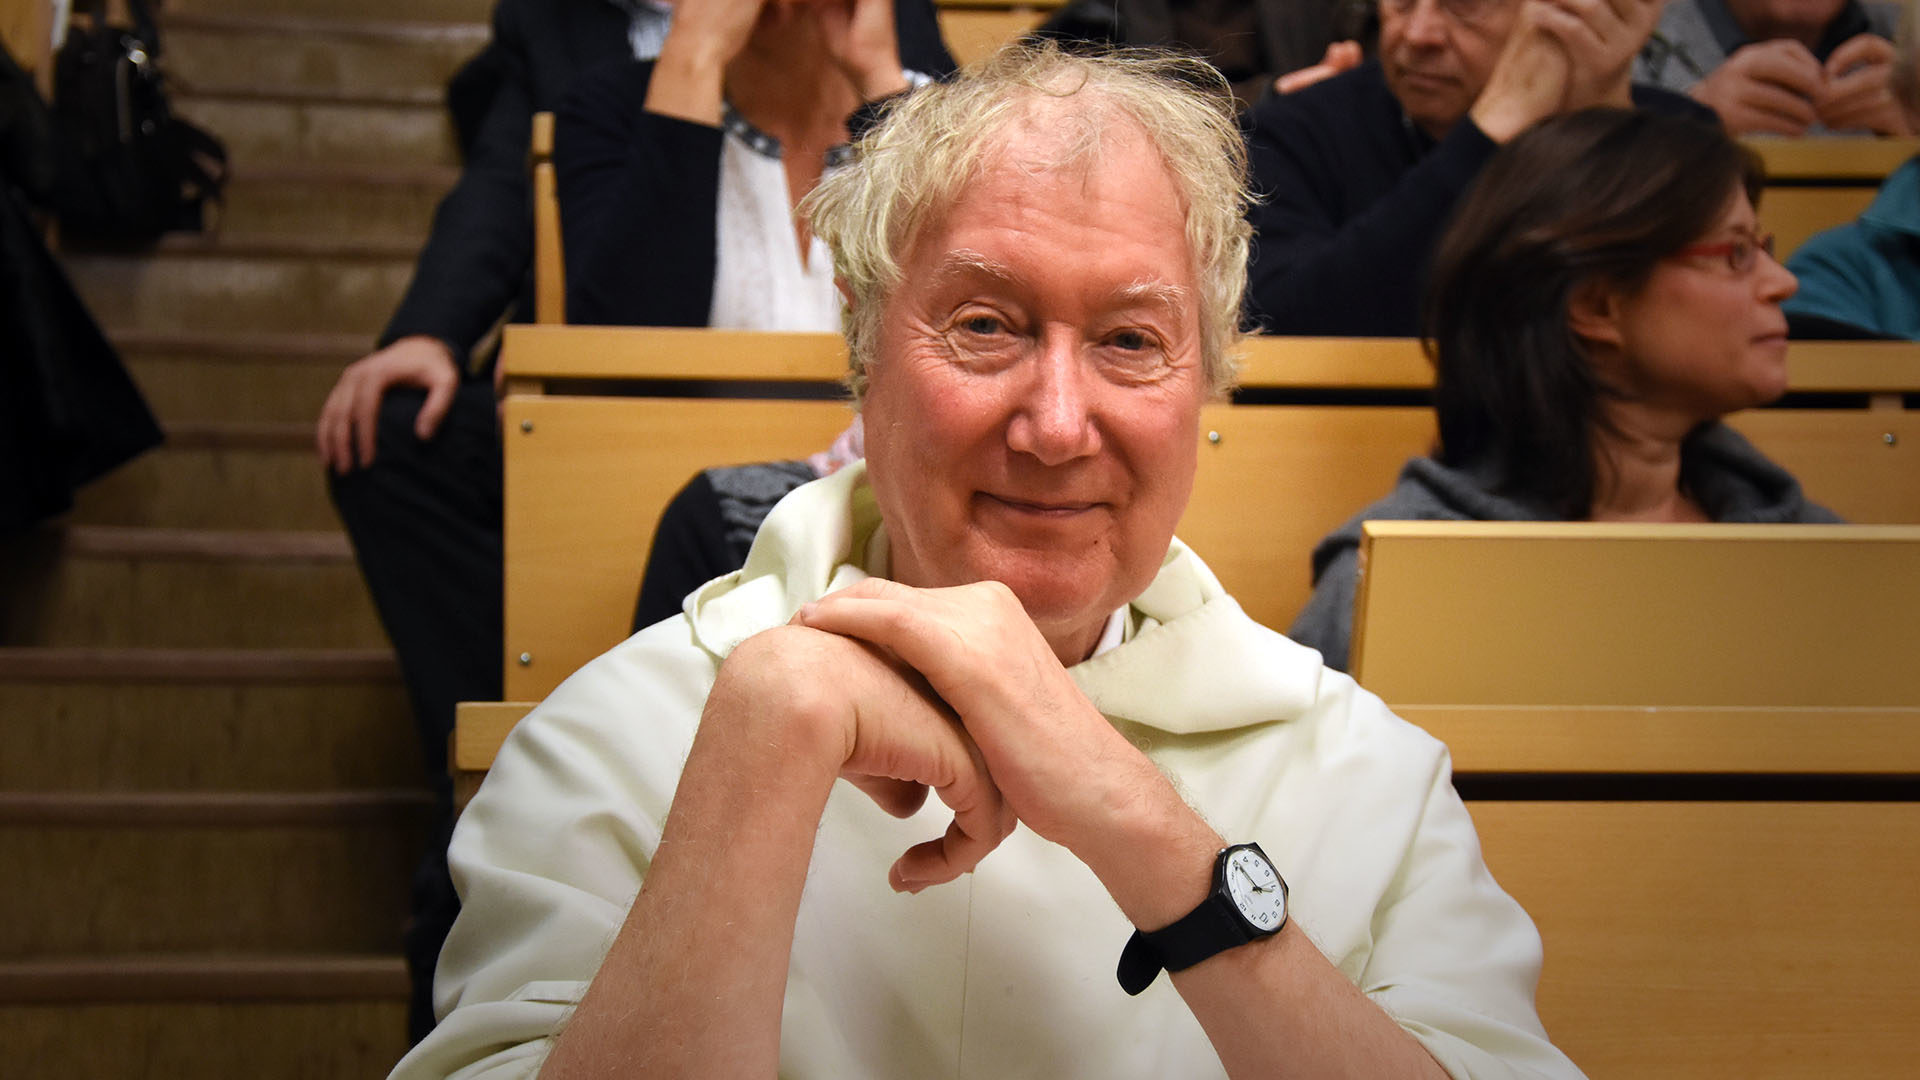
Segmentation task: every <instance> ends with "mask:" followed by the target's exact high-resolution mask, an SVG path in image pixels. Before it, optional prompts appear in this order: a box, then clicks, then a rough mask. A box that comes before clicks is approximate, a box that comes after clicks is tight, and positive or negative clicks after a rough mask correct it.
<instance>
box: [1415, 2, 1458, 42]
mask: <svg viewBox="0 0 1920 1080" xmlns="http://www.w3.org/2000/svg"><path fill="white" fill-rule="evenodd" d="M1406 19H1407V28H1406V32H1405V35H1404V36H1405V37H1406V39H1407V41H1409V42H1412V43H1413V44H1416V45H1444V44H1446V41H1447V36H1448V35H1449V34H1451V33H1452V32H1453V22H1452V19H1451V17H1450V16H1449V15H1448V14H1447V13H1446V11H1445V9H1443V8H1442V7H1441V6H1440V0H1413V6H1412V7H1410V8H1408V9H1407V14H1406Z"/></svg>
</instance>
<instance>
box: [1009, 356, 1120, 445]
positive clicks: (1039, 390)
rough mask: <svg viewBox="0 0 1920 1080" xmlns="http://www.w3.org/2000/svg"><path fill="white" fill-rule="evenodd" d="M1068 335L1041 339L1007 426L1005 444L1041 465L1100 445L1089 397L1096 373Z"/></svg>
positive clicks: (1092, 393)
mask: <svg viewBox="0 0 1920 1080" xmlns="http://www.w3.org/2000/svg"><path fill="white" fill-rule="evenodd" d="M1070 338H1071V335H1067V334H1052V335H1045V336H1043V337H1042V339H1041V342H1040V343H1039V347H1038V350H1037V353H1036V355H1035V356H1034V357H1033V359H1032V361H1031V365H1032V368H1031V370H1032V375H1031V377H1030V379H1029V380H1028V382H1027V386H1026V389H1025V396H1024V398H1023V400H1022V401H1021V403H1020V405H1019V407H1018V408H1017V409H1016V410H1015V412H1014V415H1013V419H1012V421H1011V422H1010V423H1009V424H1008V425H1007V444H1008V445H1009V446H1010V447H1011V448H1012V449H1013V450H1015V451H1017V452H1019V453H1022V454H1028V455H1031V456H1032V457H1034V458H1036V459H1038V460H1039V461H1040V463H1041V464H1043V465H1063V464H1065V463H1067V462H1069V461H1072V460H1074V459H1075V458H1080V457H1086V456H1089V455H1091V454H1093V453H1095V452H1096V451H1098V450H1099V448H1100V433H1099V427H1098V425H1097V424H1096V423H1095V422H1094V416H1093V398H1094V393H1095V390H1096V387H1095V386H1094V385H1093V380H1095V379H1097V378H1098V376H1097V375H1096V374H1095V373H1093V372H1090V371H1088V370H1087V365H1086V363H1085V361H1084V359H1083V358H1082V356H1081V349H1080V343H1079V342H1078V341H1077V340H1069V339H1070Z"/></svg>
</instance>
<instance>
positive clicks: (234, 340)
mask: <svg viewBox="0 0 1920 1080" xmlns="http://www.w3.org/2000/svg"><path fill="white" fill-rule="evenodd" d="M114 345H115V346H116V347H117V348H118V349H119V350H120V356H121V359H122V360H124V361H125V362H126V365H127V369H128V370H129V371H131V372H132V373H133V377H134V381H135V382H137V383H139V385H140V390H141V392H142V393H143V394H145V395H146V398H147V404H149V405H151V406H152V407H153V410H154V412H155V414H157V415H158V416H159V417H160V422H161V424H163V425H165V426H167V427H179V426H186V427H189V428H191V427H205V426H207V425H233V424H245V423H272V424H287V425H293V424H299V425H307V424H311V423H313V421H314V418H315V417H317V416H318V415H319V414H320V406H321V404H322V403H323V402H325V401H326V399H327V394H328V393H329V392H330V391H332V389H333V384H334V383H335V381H337V380H338V379H339V377H340V372H341V370H342V369H344V368H345V367H346V366H347V365H348V364H350V363H352V362H353V361H354V360H356V359H358V358H359V357H361V356H364V355H365V354H366V353H367V352H368V351H370V350H371V349H372V347H373V338H372V337H371V336H369V335H364V334H196V333H186V332H180V331H172V332H165V331H163V332H142V331H123V332H118V333H116V334H114Z"/></svg>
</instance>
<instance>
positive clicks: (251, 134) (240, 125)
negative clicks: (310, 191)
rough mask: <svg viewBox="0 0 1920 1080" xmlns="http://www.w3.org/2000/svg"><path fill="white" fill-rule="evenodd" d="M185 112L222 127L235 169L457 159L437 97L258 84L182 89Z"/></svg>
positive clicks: (179, 103)
mask: <svg viewBox="0 0 1920 1080" xmlns="http://www.w3.org/2000/svg"><path fill="white" fill-rule="evenodd" d="M174 105H175V108H176V110H177V111H178V112H179V113H180V115H182V116H184V117H186V118H187V119H189V120H191V121H193V122H194V123H196V124H199V125H200V126H202V127H204V128H206V129H207V130H209V131H211V132H213V133H214V134H215V135H218V136H219V137H220V139H221V140H222V141H223V142H225V143H226V146H227V156H228V159H229V160H230V161H231V162H233V164H234V167H235V169H236V170H238V169H241V168H246V167H249V166H253V165H257V164H266V163H271V162H284V161H312V162H352V163H356V164H362V165H441V166H449V165H457V164H458V163H459V152H458V150H457V148H456V146H455V142H454V137H453V123H452V121H451V120H450V119H449V118H448V116H447V110H446V107H445V106H444V104H442V103H441V102H439V101H428V102H418V101H408V100H399V101H379V100H368V99H367V98H365V97H364V96H362V97H355V96H353V95H347V94H338V95H324V94H315V93H302V92H296V91H290V90H277V89H276V90H267V89H257V90H248V91H244V92H234V93H213V92H201V93H182V94H179V95H177V96H176V97H175V99H174Z"/></svg>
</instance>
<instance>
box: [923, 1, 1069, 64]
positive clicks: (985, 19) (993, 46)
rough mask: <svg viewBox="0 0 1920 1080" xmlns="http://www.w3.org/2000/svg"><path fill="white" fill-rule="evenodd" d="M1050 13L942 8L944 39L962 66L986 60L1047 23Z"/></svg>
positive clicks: (1025, 8)
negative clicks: (1003, 46) (1010, 42)
mask: <svg viewBox="0 0 1920 1080" xmlns="http://www.w3.org/2000/svg"><path fill="white" fill-rule="evenodd" d="M1050 14H1052V13H1051V12H1049V11H1045V10H1041V9H1039V8H1034V7H1030V6H1019V7H944V6H943V7H942V8H941V9H940V36H941V37H943V38H945V39H946V42H947V51H948V52H950V53H952V54H953V59H954V61H955V62H956V63H958V64H960V65H961V66H963V67H964V66H965V65H967V64H971V63H973V62H974V61H976V60H984V59H986V58H987V57H989V56H992V55H993V54H994V53H995V52H997V51H998V50H999V48H1000V46H1002V45H1005V44H1006V43H1007V42H1009V41H1014V40H1016V39H1018V38H1019V37H1020V36H1021V35H1023V34H1025V33H1026V32H1027V31H1029V30H1032V29H1033V28H1034V27H1036V26H1039V25H1040V24H1041V23H1043V22H1046V21H1047V16H1048V15H1050Z"/></svg>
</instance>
